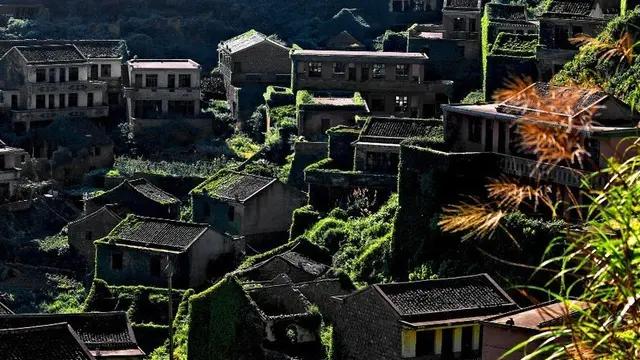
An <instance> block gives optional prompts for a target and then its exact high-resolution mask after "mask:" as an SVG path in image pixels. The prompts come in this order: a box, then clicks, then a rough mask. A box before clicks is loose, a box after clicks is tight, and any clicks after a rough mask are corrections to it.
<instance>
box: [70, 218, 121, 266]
mask: <svg viewBox="0 0 640 360" xmlns="http://www.w3.org/2000/svg"><path fill="white" fill-rule="evenodd" d="M99 211H100V212H98V213H96V214H92V215H91V216H88V217H86V218H83V219H80V220H78V221H75V222H72V223H69V225H68V229H69V230H68V232H69V245H70V246H71V248H72V249H75V250H76V251H77V252H78V254H80V256H82V257H83V258H84V261H85V262H86V264H87V265H88V268H89V269H91V270H93V265H94V263H95V245H94V244H93V242H94V241H95V240H97V239H101V238H103V237H105V236H107V235H109V233H110V232H111V230H113V228H114V227H116V225H118V224H119V223H120V219H119V218H117V217H115V216H114V215H113V214H111V213H110V212H109V211H105V210H99Z"/></svg>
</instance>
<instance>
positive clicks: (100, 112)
mask: <svg viewBox="0 0 640 360" xmlns="http://www.w3.org/2000/svg"><path fill="white" fill-rule="evenodd" d="M108 115H109V107H108V106H92V107H70V108H62V109H29V110H11V118H12V119H13V121H14V122H16V121H30V120H51V119H55V118H58V117H88V118H97V117H105V116H108Z"/></svg>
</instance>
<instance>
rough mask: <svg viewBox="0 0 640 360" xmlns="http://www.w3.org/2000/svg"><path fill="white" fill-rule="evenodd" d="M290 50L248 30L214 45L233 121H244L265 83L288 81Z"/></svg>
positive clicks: (253, 108)
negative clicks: (216, 46)
mask: <svg viewBox="0 0 640 360" xmlns="http://www.w3.org/2000/svg"><path fill="white" fill-rule="evenodd" d="M290 50H291V49H290V48H289V47H287V46H286V45H285V44H283V43H281V42H280V41H278V40H275V39H272V38H270V37H268V36H266V35H264V34H262V33H260V32H258V31H255V30H250V31H248V32H246V33H244V34H241V35H238V36H236V37H234V38H231V39H229V40H226V41H223V42H221V43H220V44H219V45H218V68H219V70H220V72H221V73H222V75H223V77H224V85H225V89H226V96H227V101H228V103H229V108H230V109H231V113H232V114H233V116H234V118H235V119H236V120H246V119H248V118H249V117H250V116H251V113H253V111H254V110H255V108H256V107H257V106H258V105H260V103H259V102H260V94H262V93H264V91H265V90H266V88H267V85H281V86H289V85H290V83H291V61H290V60H289V51H290Z"/></svg>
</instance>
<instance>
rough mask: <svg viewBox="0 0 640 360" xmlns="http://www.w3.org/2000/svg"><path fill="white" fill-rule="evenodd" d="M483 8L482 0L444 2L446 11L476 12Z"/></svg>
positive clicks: (448, 0)
mask: <svg viewBox="0 0 640 360" xmlns="http://www.w3.org/2000/svg"><path fill="white" fill-rule="evenodd" d="M481 8H482V0H444V6H443V9H445V10H476V11H480V9H481Z"/></svg>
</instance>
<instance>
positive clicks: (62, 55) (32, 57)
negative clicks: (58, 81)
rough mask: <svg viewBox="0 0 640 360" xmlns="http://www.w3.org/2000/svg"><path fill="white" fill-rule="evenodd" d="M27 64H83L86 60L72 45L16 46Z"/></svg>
mask: <svg viewBox="0 0 640 360" xmlns="http://www.w3.org/2000/svg"><path fill="white" fill-rule="evenodd" d="M16 49H17V50H18V51H19V52H20V53H21V54H22V56H24V58H25V59H26V61H27V63H28V64H55V63H84V62H87V59H86V58H85V57H84V56H83V55H82V53H81V52H80V51H79V50H78V48H76V47H75V46H74V45H34V46H17V47H16Z"/></svg>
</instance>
